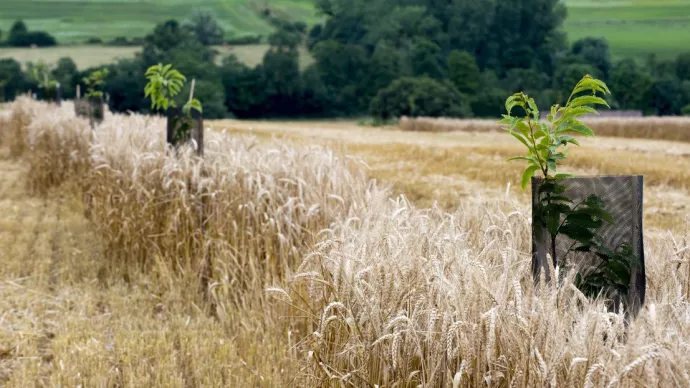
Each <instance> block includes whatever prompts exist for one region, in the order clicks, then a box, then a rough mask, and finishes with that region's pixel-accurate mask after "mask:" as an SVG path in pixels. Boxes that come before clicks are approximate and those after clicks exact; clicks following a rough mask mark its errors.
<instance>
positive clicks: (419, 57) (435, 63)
mask: <svg viewBox="0 0 690 388" xmlns="http://www.w3.org/2000/svg"><path fill="white" fill-rule="evenodd" d="M409 58H410V60H409V61H410V62H409V63H410V69H411V70H412V74H413V75H415V76H427V77H431V78H434V79H437V80H441V79H443V78H445V76H446V74H445V70H444V66H443V54H442V52H441V48H440V47H439V46H438V45H437V44H436V43H434V42H432V41H430V40H428V39H425V38H416V39H414V42H413V43H412V49H411V50H410V57H409Z"/></svg>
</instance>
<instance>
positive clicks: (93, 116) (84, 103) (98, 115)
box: [74, 97, 105, 128]
mask: <svg viewBox="0 0 690 388" xmlns="http://www.w3.org/2000/svg"><path fill="white" fill-rule="evenodd" d="M74 113H75V114H76V115H77V116H78V117H85V118H87V119H89V124H90V125H91V128H94V127H95V125H96V124H100V123H101V122H103V118H104V116H105V107H104V105H103V97H90V98H88V99H85V100H84V99H78V100H74Z"/></svg>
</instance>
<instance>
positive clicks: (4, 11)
mask: <svg viewBox="0 0 690 388" xmlns="http://www.w3.org/2000/svg"><path fill="white" fill-rule="evenodd" d="M266 6H268V8H269V9H270V10H271V12H272V13H273V14H274V15H276V16H281V17H286V18H289V19H292V20H302V21H305V22H307V23H313V22H314V21H316V20H317V17H316V15H315V13H314V9H313V5H312V1H311V0H195V1H185V0H2V1H0V29H1V30H4V31H7V30H8V29H9V28H10V26H11V24H12V22H13V21H14V20H16V19H19V18H21V19H24V21H25V22H26V23H27V25H28V27H29V28H30V29H39V30H46V31H48V32H50V33H51V34H54V35H55V37H56V38H57V39H58V41H59V42H61V43H75V42H84V41H85V40H86V39H88V38H90V37H99V38H102V39H112V38H114V37H117V36H126V37H136V36H144V35H145V34H147V33H148V32H150V31H151V29H152V28H153V26H154V25H155V24H156V23H158V22H161V21H164V20H167V19H171V18H174V19H178V20H184V19H186V18H187V17H188V16H189V15H190V13H191V11H192V10H193V9H194V8H207V9H210V10H212V11H213V12H214V13H215V15H216V17H217V18H218V20H219V21H220V23H221V25H222V26H223V28H224V29H225V30H226V32H227V34H228V36H231V35H248V34H266V33H268V32H269V31H270V30H271V26H270V24H269V23H268V22H267V21H266V20H265V19H264V18H263V17H262V11H263V10H264V9H265V8H266Z"/></svg>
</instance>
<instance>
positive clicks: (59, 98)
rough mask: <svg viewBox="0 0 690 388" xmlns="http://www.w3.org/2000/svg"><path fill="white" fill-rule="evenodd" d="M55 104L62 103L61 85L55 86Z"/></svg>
mask: <svg viewBox="0 0 690 388" xmlns="http://www.w3.org/2000/svg"><path fill="white" fill-rule="evenodd" d="M55 104H56V105H57V106H60V105H62V85H57V86H56V87H55Z"/></svg>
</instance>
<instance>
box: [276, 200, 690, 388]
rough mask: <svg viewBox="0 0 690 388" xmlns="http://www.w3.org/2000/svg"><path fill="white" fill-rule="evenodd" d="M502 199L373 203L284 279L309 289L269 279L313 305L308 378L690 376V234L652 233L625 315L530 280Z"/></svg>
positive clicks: (607, 381) (407, 381)
mask: <svg viewBox="0 0 690 388" xmlns="http://www.w3.org/2000/svg"><path fill="white" fill-rule="evenodd" d="M502 202H503V201H490V202H489V203H486V202H484V203H467V204H466V205H464V206H462V207H461V208H460V209H458V211H457V212H453V213H446V212H443V211H441V210H439V209H426V210H418V209H414V208H413V207H412V206H411V205H410V204H409V203H407V202H406V201H404V200H399V201H397V202H395V203H391V204H389V205H388V206H385V207H381V208H377V209H370V210H369V211H368V212H367V213H366V214H364V215H363V216H362V219H361V220H359V221H358V222H357V223H353V224H352V226H351V227H345V228H343V229H342V231H341V232H340V233H338V234H337V235H336V236H334V237H333V239H332V240H330V241H326V242H324V243H322V244H321V245H320V246H319V248H318V249H317V250H315V251H314V252H313V253H312V254H311V255H310V256H308V257H307V258H306V259H305V261H304V262H303V264H302V266H301V267H300V271H299V272H298V273H297V274H296V275H295V276H294V277H293V278H292V279H293V280H292V282H291V283H290V284H291V287H293V288H294V287H297V289H299V288H307V289H308V290H309V292H308V294H307V295H308V296H307V297H298V295H301V294H300V293H299V292H297V291H293V293H292V294H289V293H288V292H289V291H290V288H289V287H288V288H287V289H286V291H285V292H284V293H281V292H280V291H279V290H273V289H271V290H269V291H270V292H271V293H272V294H275V295H277V296H279V297H280V298H281V299H283V300H286V302H287V303H291V304H294V305H297V306H299V308H300V309H302V310H305V311H309V312H310V317H311V327H312V328H313V331H312V334H311V335H310V336H309V337H308V338H307V339H306V340H305V341H304V344H303V348H302V351H303V354H304V355H305V358H304V359H303V362H302V365H303V369H302V374H301V378H302V380H301V384H303V385H304V386H359V387H363V386H399V387H417V386H424V387H451V386H452V387H460V386H462V387H476V386H484V385H487V386H496V387H509V386H510V387H513V386H515V387H527V386H529V387H545V386H557V387H561V386H563V387H566V386H578V387H581V386H585V387H607V386H625V387H627V386H688V385H690V375H689V373H688V371H689V370H690V359H688V358H687V356H686V354H687V352H688V351H689V350H690V343H688V341H687V338H690V337H689V336H690V305H688V302H687V298H688V296H690V276H688V274H690V260H689V259H690V256H689V255H688V253H687V249H688V243H689V242H690V241H688V240H687V239H686V240H685V241H684V242H682V243H681V242H679V243H674V241H673V240H672V239H670V238H669V239H668V240H666V241H649V246H648V251H647V276H648V290H647V308H646V309H644V310H643V311H642V312H641V313H640V314H639V315H638V316H637V318H636V319H635V320H633V321H632V322H630V323H629V324H627V325H626V322H625V316H624V314H622V313H621V314H614V313H610V312H608V311H607V310H606V308H605V307H604V305H603V303H602V301H590V300H588V299H587V298H585V297H584V295H582V294H581V293H580V292H579V291H578V290H577V288H575V287H574V286H573V284H572V276H569V277H568V278H567V279H566V280H565V281H564V283H563V284H562V285H561V286H559V287H556V286H553V285H552V286H546V287H542V288H535V287H534V286H533V282H532V279H531V273H530V260H531V256H530V255H529V251H530V244H529V241H530V224H529V219H528V218H527V217H526V216H525V212H524V211H523V210H516V211H514V212H510V213H505V212H503V211H501V208H503V207H505V205H506V204H505V203H502ZM513 207H514V208H519V206H516V205H515V204H513ZM544 283H545V282H543V281H542V282H541V284H544Z"/></svg>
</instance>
